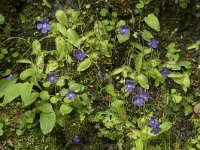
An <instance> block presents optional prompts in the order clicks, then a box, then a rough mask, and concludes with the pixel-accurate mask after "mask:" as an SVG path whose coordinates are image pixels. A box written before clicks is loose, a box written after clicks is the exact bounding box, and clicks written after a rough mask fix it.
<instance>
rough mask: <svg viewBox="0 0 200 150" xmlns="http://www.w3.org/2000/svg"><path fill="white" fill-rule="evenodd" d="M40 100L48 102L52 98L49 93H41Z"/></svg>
mask: <svg viewBox="0 0 200 150" xmlns="http://www.w3.org/2000/svg"><path fill="white" fill-rule="evenodd" d="M40 98H41V99H43V100H48V99H49V98H50V96H49V92H48V91H42V92H40Z"/></svg>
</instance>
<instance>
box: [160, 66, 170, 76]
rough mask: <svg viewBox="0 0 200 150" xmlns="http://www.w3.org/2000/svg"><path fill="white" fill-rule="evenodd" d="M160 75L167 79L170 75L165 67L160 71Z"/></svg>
mask: <svg viewBox="0 0 200 150" xmlns="http://www.w3.org/2000/svg"><path fill="white" fill-rule="evenodd" d="M160 73H161V74H162V76H163V77H167V76H168V75H169V74H170V73H171V71H170V70H169V69H167V68H166V67H164V68H162V69H161V70H160Z"/></svg>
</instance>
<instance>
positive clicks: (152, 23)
mask: <svg viewBox="0 0 200 150" xmlns="http://www.w3.org/2000/svg"><path fill="white" fill-rule="evenodd" d="M144 21H145V22H146V24H147V25H148V26H149V27H151V28H152V29H154V30H156V31H160V23H159V20H158V18H157V17H156V16H155V15H154V14H149V15H148V16H147V17H144Z"/></svg>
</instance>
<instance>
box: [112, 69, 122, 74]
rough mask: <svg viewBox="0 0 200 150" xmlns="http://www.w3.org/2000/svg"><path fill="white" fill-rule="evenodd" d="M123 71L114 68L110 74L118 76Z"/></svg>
mask: <svg viewBox="0 0 200 150" xmlns="http://www.w3.org/2000/svg"><path fill="white" fill-rule="evenodd" d="M122 71H123V68H116V69H115V70H114V71H113V72H112V75H116V74H119V73H121V72H122Z"/></svg>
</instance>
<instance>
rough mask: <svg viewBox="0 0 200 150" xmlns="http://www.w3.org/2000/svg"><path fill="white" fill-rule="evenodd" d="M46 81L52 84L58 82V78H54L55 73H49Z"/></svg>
mask: <svg viewBox="0 0 200 150" xmlns="http://www.w3.org/2000/svg"><path fill="white" fill-rule="evenodd" d="M47 80H48V81H49V82H50V83H51V84H54V83H55V82H56V81H57V80H58V78H57V77H56V73H55V72H50V73H49V76H48V79H47Z"/></svg>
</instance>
